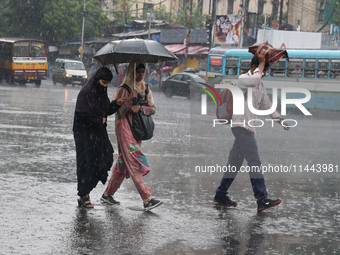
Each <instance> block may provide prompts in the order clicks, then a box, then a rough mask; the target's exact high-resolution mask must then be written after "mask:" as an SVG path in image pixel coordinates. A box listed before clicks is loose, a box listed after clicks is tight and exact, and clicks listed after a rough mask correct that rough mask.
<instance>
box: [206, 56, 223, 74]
mask: <svg viewBox="0 0 340 255" xmlns="http://www.w3.org/2000/svg"><path fill="white" fill-rule="evenodd" d="M209 71H210V72H214V73H221V72H222V57H216V56H211V57H210V65H209Z"/></svg>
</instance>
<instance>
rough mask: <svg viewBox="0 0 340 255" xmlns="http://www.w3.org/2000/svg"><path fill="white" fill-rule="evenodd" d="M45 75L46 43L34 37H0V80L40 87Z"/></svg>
mask: <svg viewBox="0 0 340 255" xmlns="http://www.w3.org/2000/svg"><path fill="white" fill-rule="evenodd" d="M46 77H47V44H46V43H45V42H44V41H40V40H34V39H6V38H0V80H1V81H2V80H6V81H7V82H8V83H14V82H17V83H19V84H20V85H24V84H26V83H27V82H30V83H35V85H36V86H37V87H40V85H41V81H42V80H46Z"/></svg>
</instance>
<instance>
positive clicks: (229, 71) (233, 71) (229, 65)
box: [225, 58, 238, 75]
mask: <svg viewBox="0 0 340 255" xmlns="http://www.w3.org/2000/svg"><path fill="white" fill-rule="evenodd" d="M237 65H238V58H227V60H226V64H225V73H226V75H237Z"/></svg>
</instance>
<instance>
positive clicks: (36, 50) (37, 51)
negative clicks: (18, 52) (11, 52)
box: [31, 42, 46, 57]
mask: <svg viewBox="0 0 340 255" xmlns="http://www.w3.org/2000/svg"><path fill="white" fill-rule="evenodd" d="M31 52H32V57H46V53H45V44H43V43H41V42H32V43H31Z"/></svg>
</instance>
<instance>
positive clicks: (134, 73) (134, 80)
mask: <svg viewBox="0 0 340 255" xmlns="http://www.w3.org/2000/svg"><path fill="white" fill-rule="evenodd" d="M133 89H136V62H135V63H134V68H133Z"/></svg>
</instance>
